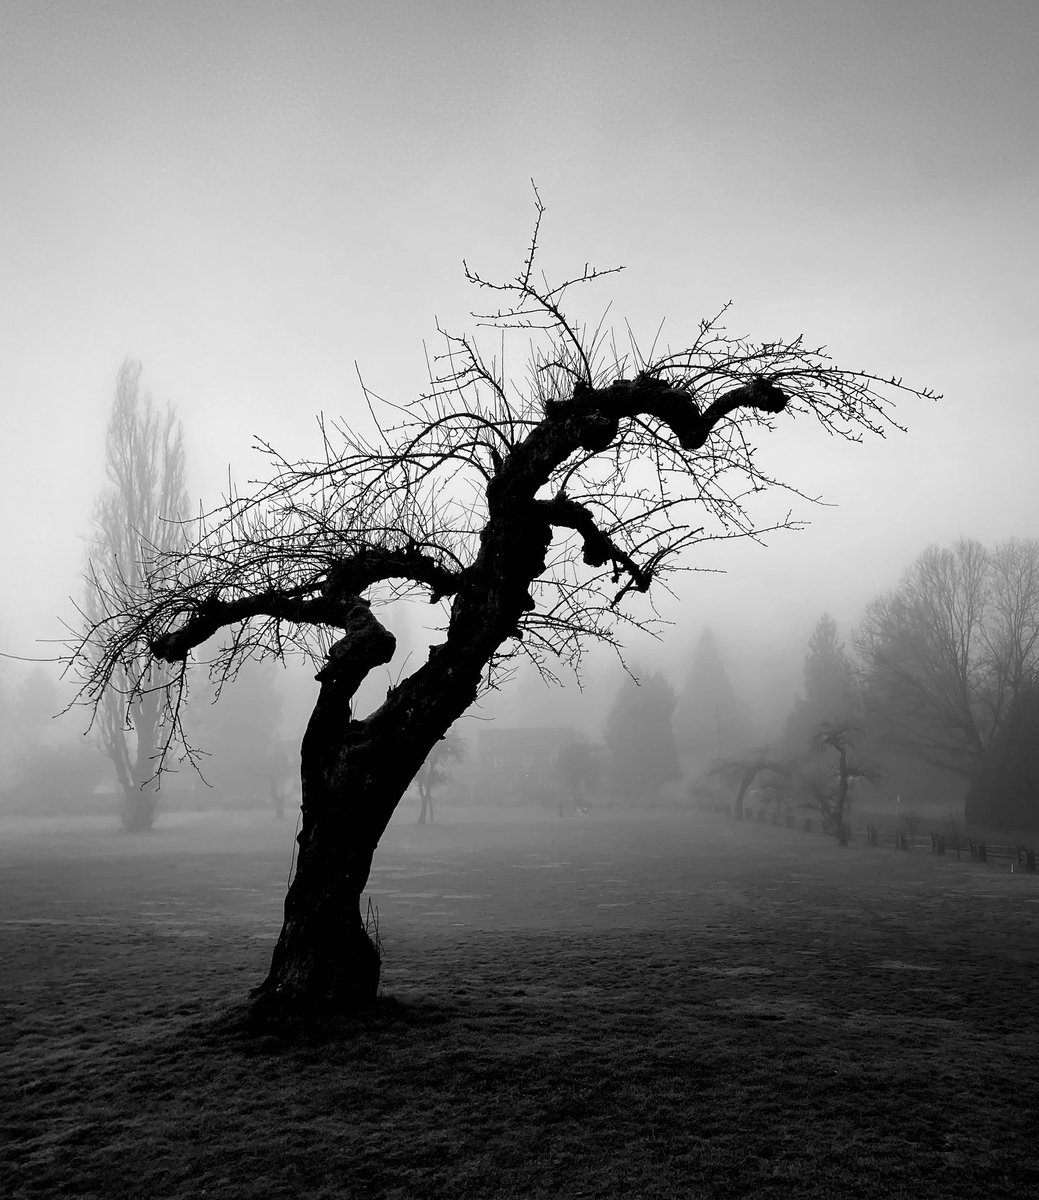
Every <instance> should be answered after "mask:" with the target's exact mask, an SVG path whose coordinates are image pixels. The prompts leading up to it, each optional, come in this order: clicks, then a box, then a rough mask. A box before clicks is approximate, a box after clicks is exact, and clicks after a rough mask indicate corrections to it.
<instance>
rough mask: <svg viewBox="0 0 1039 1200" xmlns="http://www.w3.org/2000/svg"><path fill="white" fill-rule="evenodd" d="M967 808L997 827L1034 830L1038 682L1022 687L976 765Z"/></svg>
mask: <svg viewBox="0 0 1039 1200" xmlns="http://www.w3.org/2000/svg"><path fill="white" fill-rule="evenodd" d="M967 811H968V813H970V814H973V815H974V817H975V819H976V818H977V815H978V814H983V815H984V818H985V821H986V822H987V823H991V824H994V825H996V826H997V827H998V828H1001V829H1014V830H1026V829H1027V830H1039V687H1037V686H1036V685H1034V684H1033V685H1032V686H1030V687H1025V688H1022V689H1021V690H1020V691H1018V692H1017V694H1016V695H1015V696H1014V700H1013V702H1012V704H1011V705H1010V709H1009V711H1008V713H1007V716H1006V719H1005V720H1004V721H1003V723H1002V724H1001V725H1000V727H999V728H998V729H997V730H996V732H995V735H994V736H993V739H992V745H991V747H990V748H989V752H988V753H987V754H986V755H985V757H984V759H983V760H982V761H981V762H980V763H979V764H978V766H977V768H976V769H975V771H974V774H973V776H972V777H971V781H970V790H969V791H968V792H967Z"/></svg>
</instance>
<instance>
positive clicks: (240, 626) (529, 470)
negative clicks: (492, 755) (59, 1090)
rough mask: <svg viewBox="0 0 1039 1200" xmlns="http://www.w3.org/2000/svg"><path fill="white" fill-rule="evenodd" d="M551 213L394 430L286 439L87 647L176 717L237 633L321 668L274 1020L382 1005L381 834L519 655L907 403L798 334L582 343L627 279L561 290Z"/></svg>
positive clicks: (585, 278) (706, 327) (230, 660)
mask: <svg viewBox="0 0 1039 1200" xmlns="http://www.w3.org/2000/svg"><path fill="white" fill-rule="evenodd" d="M542 212H543V210H542V208H541V205H540V201H538V215H537V221H536V222H535V229H534V235H533V238H532V241H531V244H530V248H529V251H528V253H527V255H526V257H525V260H524V264H523V266H522V269H521V270H520V272H519V274H518V276H517V277H516V278H515V279H514V280H512V281H511V282H506V283H495V282H492V281H490V280H488V279H485V278H483V277H482V276H480V275H479V274H477V273H476V272H475V271H473V270H471V269H469V268H468V267H466V268H465V270H466V277H467V278H468V280H469V282H470V283H471V284H472V285H473V286H474V287H476V288H477V289H479V290H480V291H481V292H482V293H484V294H486V295H488V296H490V297H492V303H494V304H496V305H498V307H496V308H495V309H494V310H493V311H491V312H489V313H484V314H482V315H477V317H476V320H477V325H476V331H474V332H473V333H468V334H461V335H459V334H451V333H447V332H444V331H441V332H442V333H443V337H444V340H445V347H446V348H445V351H444V354H443V355H442V356H440V357H439V358H436V359H434V360H433V362H432V363H431V365H430V380H431V385H430V389H429V391H428V393H427V394H426V395H424V396H423V397H421V398H420V399H419V400H418V401H416V402H414V403H412V404H409V405H406V406H404V407H400V406H395V405H385V406H384V409H383V411H387V412H390V413H392V414H393V420H394V421H395V423H394V424H393V425H391V426H390V427H384V426H379V427H378V428H377V430H376V432H375V433H374V434H373V435H372V436H371V437H368V438H366V437H365V436H362V435H361V434H360V433H359V432H357V431H355V430H353V429H350V428H347V427H336V428H334V429H331V428H326V427H323V447H322V453H321V457H320V458H319V459H318V460H316V461H306V462H293V463H290V462H287V461H285V460H283V459H282V458H280V457H279V456H278V455H277V454H276V453H275V452H274V451H273V450H268V453H269V455H270V460H271V464H272V471H271V476H270V478H269V480H268V481H267V482H266V483H265V484H263V485H261V486H258V488H257V490H256V491H254V492H253V493H252V494H251V495H249V496H245V497H238V496H232V497H231V498H230V499H229V500H228V501H227V502H226V504H224V505H223V506H222V507H221V508H220V509H219V510H217V511H216V512H215V513H213V514H212V515H211V517H210V518H209V519H208V520H207V521H206V522H205V523H204V528H203V530H202V532H201V535H200V536H199V538H198V539H197V541H196V542H195V543H194V544H193V545H192V546H190V547H189V548H187V549H185V550H180V551H176V552H168V551H167V552H163V551H160V552H158V553H157V554H156V555H155V556H154V558H153V560H152V562H151V564H150V566H149V569H148V570H147V572H145V574H144V575H143V577H142V578H141V579H140V581H139V582H136V581H133V580H131V579H124V580H123V582H122V584H121V585H120V586H119V587H117V588H113V589H110V590H109V591H108V592H107V593H106V594H105V595H104V597H103V605H104V609H105V615H104V616H103V617H102V618H100V619H99V620H97V621H96V622H94V623H93V624H92V625H91V626H90V628H89V629H87V630H86V632H85V634H84V638H83V643H82V650H81V651H80V652H87V653H89V655H90V657H91V661H92V662H93V663H95V664H96V666H95V667H94V668H93V675H92V678H91V680H90V682H89V684H88V686H87V687H86V688H85V690H84V699H85V700H86V701H88V702H92V701H94V700H95V699H96V698H97V697H99V696H101V695H103V692H104V689H105V687H106V686H107V685H108V683H109V681H110V680H112V679H113V678H114V677H117V674H118V672H119V671H120V670H122V669H123V664H124V663H129V664H130V666H131V674H130V678H131V679H133V678H136V679H139V680H143V678H144V676H143V674H142V673H141V672H140V671H138V672H137V673H136V674H133V673H132V666H133V664H134V663H137V662H138V661H139V658H138V656H141V655H143V656H145V657H149V656H150V658H152V659H157V660H160V661H162V662H165V663H170V664H173V665H174V666H175V667H176V668H177V674H176V679H175V680H174V681H173V683H172V684H171V686H170V688H169V689H168V690H167V695H168V697H169V709H168V717H169V719H170V720H175V719H176V705H177V702H178V696H179V694H180V689H181V686H182V683H183V679H184V677H185V673H186V672H187V670H188V666H189V662H190V660H191V656H192V653H193V652H194V651H195V650H196V649H197V648H198V647H200V646H201V645H202V644H203V643H205V642H207V641H208V640H209V639H210V638H212V637H213V636H214V635H215V634H216V633H218V632H219V631H220V630H222V629H226V628H229V627H230V628H233V630H234V636H233V638H232V639H231V640H230V641H229V642H227V643H226V645H225V646H224V647H223V648H220V649H218V650H217V651H216V653H215V656H214V660H213V662H214V667H215V669H217V670H223V671H225V672H227V673H233V671H234V669H235V665H236V664H237V663H238V662H240V661H241V660H242V658H243V657H245V656H248V655H271V654H283V653H285V652H286V651H287V650H290V649H293V648H299V649H301V650H303V651H304V652H306V653H309V654H311V655H312V656H313V658H314V659H315V661H316V663H317V664H318V668H319V669H318V670H317V673H316V679H317V682H318V684H319V685H320V690H319V691H318V695H317V699H316V704H315V707H314V712H313V715H312V716H311V718H310V721H309V724H308V726H307V730H306V733H305V734H304V737H303V742H302V748H301V779H302V789H303V813H302V826H301V830H300V833H299V838H298V842H299V854H298V860H297V867H296V872H295V875H294V877H293V879H292V883H291V886H290V887H289V891H288V895H287V897H286V901H285V919H284V925H283V928H282V931H281V935H280V937H279V938H278V942H277V945H276V946H275V949H274V955H273V959H272V962H271V967H270V971H269V974H268V976H267V978H266V980H265V982H264V983H263V984H262V985H261V986H260V987H259V988H258V989H257V990H256V992H255V993H254V998H255V1002H256V1006H257V1007H258V1008H259V1010H260V1011H262V1012H264V1013H265V1014H267V1015H269V1016H275V1015H284V1014H291V1013H293V1012H299V1011H305V1010H308V1009H311V1008H313V1007H314V1006H329V1005H330V1006H332V1007H337V1008H343V1007H349V1006H352V1005H356V1004H358V1003H365V1002H369V1001H371V999H372V998H373V997H374V996H375V994H376V990H377V986H378V980H379V972H380V961H379V955H378V952H377V950H376V949H375V947H374V946H373V944H372V942H371V940H370V939H369V938H368V936H367V935H366V933H365V929H364V924H363V921H362V918H361V910H360V899H361V893H362V889H363V888H364V887H365V885H366V883H367V881H368V876H369V872H370V869H371V863H372V856H373V854H374V852H375V849H376V846H377V845H378V843H379V839H380V837H381V835H382V833H383V830H384V829H385V828H386V825H387V823H388V821H389V820H390V817H391V815H392V813H393V811H394V809H395V807H396V805H397V803H398V802H399V800H400V799H401V797H402V796H403V794H404V792H405V790H406V788H407V786H408V784H409V783H410V781H411V780H412V779H413V778H414V776H415V774H416V773H417V771H418V770H419V768H420V767H421V765H422V763H423V762H424V761H425V759H426V757H427V756H428V754H429V752H430V750H431V749H432V748H433V747H434V746H435V745H436V743H437V741H438V740H439V739H440V738H441V737H443V735H444V733H445V732H446V731H447V729H448V728H449V727H450V725H451V724H452V722H454V721H455V720H456V719H457V718H458V717H459V716H461V715H462V713H463V712H464V711H465V710H466V709H467V708H468V706H469V705H470V704H472V702H473V700H474V699H475V698H476V696H477V695H478V693H479V692H480V691H481V689H482V688H484V687H485V686H487V685H488V684H490V683H493V682H495V681H496V680H500V679H501V672H502V669H503V668H505V669H508V665H509V662H510V660H512V659H513V658H514V657H515V656H516V655H518V654H520V655H526V656H528V657H529V658H531V659H533V660H534V661H535V662H537V663H539V664H541V665H542V666H543V667H544V669H545V670H551V669H552V668H551V663H552V662H553V660H554V659H555V660H559V659H562V660H563V661H564V662H570V663H577V662H578V661H579V657H580V652H581V647H582V645H583V644H584V643H585V642H586V641H588V640H589V639H597V640H598V641H600V642H606V643H608V644H612V645H616V644H617V643H618V640H619V630H620V628H621V627H622V626H623V625H624V624H625V623H628V624H633V625H636V626H643V625H646V624H649V623H651V622H652V619H653V618H652V612H651V610H650V611H647V608H646V602H645V601H644V600H643V599H642V597H641V595H640V594H641V593H644V592H647V591H648V590H649V589H650V586H651V585H652V584H665V583H666V581H667V578H668V576H669V574H670V573H672V572H674V571H675V570H676V569H677V568H678V567H679V566H680V561H681V560H680V554H681V552H682V551H688V550H690V549H691V548H692V547H693V546H695V545H696V544H697V543H698V542H703V541H707V540H710V539H718V538H731V537H745V536H755V535H760V534H761V533H763V532H764V531H765V529H764V528H763V527H762V525H760V524H758V523H756V522H755V520H754V518H753V516H752V515H751V512H750V510H749V508H748V505H747V503H746V501H747V499H748V497H749V496H750V495H751V494H753V493H756V492H758V491H760V490H762V489H764V488H768V487H773V486H783V485H778V484H777V483H776V481H775V480H773V479H772V478H769V477H768V476H767V475H766V474H765V473H764V472H763V471H762V470H761V469H760V467H759V466H758V464H757V461H756V459H755V456H754V448H753V438H754V435H755V434H756V433H758V432H766V431H767V430H769V429H770V428H772V427H773V426H774V425H775V423H776V422H777V421H778V420H779V419H780V418H782V419H783V420H786V419H789V418H790V417H792V416H796V415H810V416H814V417H815V418H816V419H817V420H818V421H819V422H820V423H821V424H822V425H823V427H824V428H826V429H827V430H828V431H830V432H832V433H835V434H838V435H840V436H842V437H845V438H852V439H857V438H859V437H860V436H861V434H862V433H863V432H864V431H870V432H874V433H881V432H883V430H884V429H886V428H889V427H891V425H892V424H893V422H892V418H891V415H890V411H891V410H890V405H891V403H892V399H893V396H894V394H895V393H896V392H897V391H898V390H899V389H901V390H903V391H912V389H906V388H904V387H903V385H902V384H901V382H900V381H895V380H890V381H889V380H884V379H882V378H880V377H877V376H874V375H869V374H863V373H858V372H849V371H844V370H841V369H839V368H837V367H835V366H834V365H833V364H832V363H831V362H830V361H829V359H828V358H827V357H826V356H825V354H824V353H822V352H821V351H817V350H810V349H808V348H807V347H806V346H805V344H804V343H803V342H802V340H801V339H800V338H797V339H794V340H791V341H782V342H766V343H760V344H757V343H751V342H749V341H747V340H745V339H744V338H740V337H732V336H730V335H728V334H727V333H726V332H725V330H724V328H723V327H722V326H721V325H720V324H719V321H718V320H705V321H703V322H702V323H701V325H700V328H699V330H698V331H697V333H696V335H695V337H694V338H693V339H692V342H691V344H690V345H689V346H687V347H686V348H685V349H682V350H680V351H667V352H664V353H659V354H656V353H655V352H651V353H650V354H648V355H643V354H642V353H641V352H640V350H639V348H638V347H637V346H636V345H634V344H633V345H632V348H631V350H630V352H629V354H628V357H627V358H622V357H620V356H619V355H618V353H617V352H616V351H615V350H612V349H611V343H610V339H609V335H608V333H607V332H606V331H605V330H604V328H603V325H602V323H601V322H600V324H599V325H597V326H595V327H593V328H591V329H585V328H584V327H582V326H580V325H579V324H578V323H577V322H576V321H575V320H574V318H573V317H572V315H571V314H570V312H569V309H568V307H566V306H567V304H568V299H569V296H570V292H571V291H572V290H573V289H574V287H576V286H577V285H588V284H590V283H591V282H592V281H593V280H596V279H599V278H601V277H602V276H603V275H604V274H609V272H603V271H598V270H594V269H591V268H588V267H586V268H585V269H584V271H583V272H581V273H580V274H579V275H577V276H576V277H574V278H572V279H570V280H568V281H566V282H564V283H562V284H558V285H553V284H549V283H548V282H544V281H542V280H541V279H540V277H539V276H538V275H536V274H535V256H536V252H537V242H538V229H539V226H540V222H541V216H542ZM488 327H489V328H490V331H491V332H490V335H489V336H490V337H491V338H492V339H493V341H492V344H493V345H494V346H495V350H496V352H497V351H498V348H499V347H501V346H502V344H503V343H504V341H505V340H506V337H516V338H518V339H520V340H521V342H522V347H523V354H524V355H527V354H529V359H528V362H529V373H528V375H527V377H526V379H525V380H516V379H513V378H512V377H510V375H509V374H508V373H507V372H506V370H505V367H504V365H503V362H504V356H502V357H497V358H488V357H486V356H485V354H484V351H483V349H482V338H483V337H484V336H487V335H485V334H481V333H480V332H479V331H480V330H481V329H487V328H488ZM914 394H916V395H929V394H930V393H927V392H915V393H914ZM366 396H367V398H368V400H369V402H370V404H371V405H372V408H373V413H374V411H375V406H376V398H375V397H374V396H372V395H371V393H369V392H367V391H366ZM788 490H791V491H793V490H794V489H788ZM793 523H794V522H793V521H792V520H791V519H790V518H789V517H787V518H783V519H780V520H778V521H776V522H775V523H773V524H771V525H769V526H768V528H781V527H789V526H790V525H791V524H793ZM415 592H418V593H424V594H425V595H426V596H427V597H428V599H429V600H430V601H432V602H433V603H435V604H441V605H442V606H443V607H442V611H443V614H444V627H443V632H442V637H441V640H440V641H439V642H438V643H437V644H436V645H434V646H433V647H432V648H431V650H430V652H429V656H428V659H427V661H426V662H425V663H423V664H422V665H421V666H419V667H418V668H417V669H416V670H415V671H413V672H412V674H411V675H410V676H407V677H405V678H402V679H401V680H400V681H399V682H397V683H396V684H395V685H394V686H392V687H390V688H389V690H388V691H387V693H386V697H385V699H384V700H383V702H382V703H381V704H380V705H379V706H378V707H377V708H376V709H375V710H374V711H373V712H370V713H368V714H367V715H365V716H363V717H361V716H358V715H356V714H355V713H354V711H353V708H352V702H353V698H354V694H355V692H356V691H357V688H358V687H359V685H360V683H361V681H362V680H363V679H364V678H365V676H366V675H367V674H368V673H369V672H370V671H371V670H373V668H376V667H378V666H379V665H380V664H384V663H386V662H387V661H389V659H390V657H391V655H392V654H393V650H394V639H393V637H392V635H391V634H390V633H389V632H388V631H387V630H386V629H385V628H384V626H383V625H382V624H381V623H380V622H379V620H378V619H377V616H376V611H377V609H376V606H377V605H378V604H380V603H383V602H388V601H392V600H394V599H395V598H399V597H401V596H403V595H405V594H408V593H415ZM333 636H334V637H335V639H336V640H334V641H331V638H332V637H333ZM329 641H331V644H329ZM70 652H71V653H73V654H75V653H76V652H77V651H76V648H75V647H73V648H72V649H71V651H70Z"/></svg>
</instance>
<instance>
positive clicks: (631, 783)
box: [605, 672, 682, 803]
mask: <svg viewBox="0 0 1039 1200" xmlns="http://www.w3.org/2000/svg"><path fill="white" fill-rule="evenodd" d="M674 711H675V692H674V689H673V688H672V687H671V685H670V684H669V683H668V682H667V680H666V679H665V678H664V676H663V675H661V674H660V673H659V672H655V673H654V674H652V675H648V676H646V677H645V678H644V679H642V680H640V681H639V682H636V681H635V679H632V678H631V677H628V678H627V679H625V681H624V683H623V684H622V685H621V688H620V691H619V692H618V693H617V698H616V699H615V700H614V702H613V707H612V708H611V709H610V714H609V716H608V717H607V719H606V733H605V737H606V752H607V755H608V756H609V784H610V790H611V791H612V792H613V793H614V795H616V796H620V797H623V798H624V799H626V800H629V801H631V802H632V803H638V802H640V801H641V802H643V803H651V802H652V801H654V800H656V799H657V797H658V796H659V794H660V789H661V788H662V787H663V786H664V784H666V783H673V782H674V781H675V780H677V779H681V778H682V767H681V764H680V763H679V761H678V748H677V746H676V745H675V731H674V728H673V726H672V724H671V719H672V716H673V715H674Z"/></svg>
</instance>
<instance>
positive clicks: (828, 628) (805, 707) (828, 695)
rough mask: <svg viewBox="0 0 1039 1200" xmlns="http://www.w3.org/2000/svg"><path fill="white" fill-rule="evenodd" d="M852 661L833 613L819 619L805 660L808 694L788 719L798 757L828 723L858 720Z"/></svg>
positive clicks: (789, 735)
mask: <svg viewBox="0 0 1039 1200" xmlns="http://www.w3.org/2000/svg"><path fill="white" fill-rule="evenodd" d="M858 716H859V713H858V703H857V698H856V695H855V687H854V675H853V672H852V666H851V662H850V661H849V659H848V656H847V654H846V653H845V650H844V644H843V642H841V640H840V637H839V635H838V632H837V622H836V621H835V620H834V619H833V617H831V616H830V614H829V613H823V615H822V616H821V617H820V618H819V620H818V622H817V624H816V626H815V629H814V630H813V632H812V636H811V638H810V639H809V641H808V651H807V653H806V655H805V661H804V694H803V695H801V696H798V697H797V698H796V699H795V701H794V708H793V711H792V712H791V713H790V716H789V717H788V718H787V726H786V737H785V741H786V747H787V751H788V753H789V754H791V755H792V756H794V757H797V756H799V755H802V754H804V752H805V747H806V746H807V745H808V744H809V742H810V741H811V739H812V737H813V736H814V734H815V732H816V730H817V729H818V727H819V725H820V724H821V723H822V722H824V721H829V722H831V723H836V724H849V723H851V722H854V721H856V720H857V719H858Z"/></svg>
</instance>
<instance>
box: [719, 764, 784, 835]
mask: <svg viewBox="0 0 1039 1200" xmlns="http://www.w3.org/2000/svg"><path fill="white" fill-rule="evenodd" d="M711 774H712V775H718V776H720V777H721V780H722V782H723V783H724V784H726V785H727V786H728V787H729V788H731V789H732V791H733V792H735V793H736V799H735V802H734V805H733V816H734V817H735V818H736V820H737V821H742V820H743V815H744V804H745V802H746V799H747V793H748V792H749V791H750V789H751V788H752V787H753V786H754V781H755V780H756V779H758V778H760V777H762V776H768V777H769V781H770V783H773V784H774V783H775V782H776V780H777V779H783V780H785V779H786V778H787V776H788V775H789V774H790V764H789V763H788V762H786V761H785V760H783V759H781V758H780V757H778V756H777V755H776V753H775V751H774V750H773V749H772V747H771V746H758V747H755V748H754V749H752V750H749V751H748V752H747V753H746V754H743V755H740V756H738V757H736V758H726V759H721V760H720V761H719V762H717V763H716V764H715V765H714V767H713V768H712V770H711Z"/></svg>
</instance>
